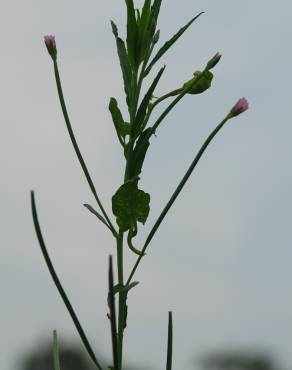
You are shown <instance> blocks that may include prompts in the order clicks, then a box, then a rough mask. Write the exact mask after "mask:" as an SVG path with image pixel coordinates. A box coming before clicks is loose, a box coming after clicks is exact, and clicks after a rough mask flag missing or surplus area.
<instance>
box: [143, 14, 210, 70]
mask: <svg viewBox="0 0 292 370" xmlns="http://www.w3.org/2000/svg"><path fill="white" fill-rule="evenodd" d="M203 13H204V12H201V13H199V14H198V15H196V16H195V17H194V18H193V19H191V20H190V21H189V22H188V23H187V24H186V25H185V26H184V27H182V28H181V29H180V30H179V31H178V32H177V33H176V34H175V35H174V36H172V38H171V39H170V40H168V41H167V42H166V43H165V44H164V45H163V46H162V47H161V48H160V49H159V50H158V52H157V54H156V55H155V57H154V58H153V59H152V61H151V62H150V64H149V66H148V67H147V69H146V71H145V76H147V75H148V73H149V72H150V70H151V68H152V67H153V65H154V64H155V63H156V62H157V61H158V60H159V59H160V58H161V57H162V56H163V55H164V54H165V53H166V52H167V50H168V49H169V48H170V47H171V46H172V45H173V44H174V43H175V42H176V41H177V40H178V39H179V38H180V37H181V35H182V34H183V33H184V32H185V31H186V30H187V29H188V28H189V27H190V25H191V24H192V23H193V22H194V21H195V20H196V19H197V18H199V16H200V15H201V14H203Z"/></svg>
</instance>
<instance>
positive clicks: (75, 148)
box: [54, 60, 117, 237]
mask: <svg viewBox="0 0 292 370" xmlns="http://www.w3.org/2000/svg"><path fill="white" fill-rule="evenodd" d="M54 71H55V79H56V84H57V90H58V95H59V100H60V104H61V108H62V112H63V115H64V119H65V123H66V126H67V130H68V133H69V136H70V139H71V142H72V145H73V147H74V150H75V153H76V155H77V157H78V160H79V163H80V165H81V167H82V170H83V172H84V175H85V177H86V179H87V182H88V185H89V187H90V189H91V191H92V194H93V196H94V198H95V199H96V202H97V204H98V206H99V208H100V210H101V212H102V214H103V215H104V217H105V219H106V221H107V223H108V226H109V228H110V230H111V232H112V233H113V235H114V236H115V237H116V236H117V232H116V230H115V228H114V226H113V224H112V223H111V221H110V219H109V217H108V215H107V213H106V211H105V209H104V208H103V205H102V204H101V201H100V199H99V197H98V195H97V192H96V189H95V186H94V184H93V181H92V179H91V176H90V174H89V171H88V169H87V167H86V164H85V161H84V159H83V157H82V154H81V152H80V149H79V147H78V144H77V141H76V138H75V135H74V132H73V129H72V126H71V123H70V119H69V115H68V112H67V108H66V104H65V99H64V95H63V90H62V85H61V79H60V75H59V69H58V64H57V60H54Z"/></svg>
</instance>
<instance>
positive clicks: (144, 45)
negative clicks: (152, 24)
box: [137, 0, 152, 63]
mask: <svg viewBox="0 0 292 370" xmlns="http://www.w3.org/2000/svg"><path fill="white" fill-rule="evenodd" d="M150 14H151V0H145V3H144V6H143V9H142V14H141V19H140V20H139V23H138V40H139V41H138V45H137V47H138V50H137V53H138V55H139V63H141V62H142V61H143V60H144V59H145V57H146V55H147V52H148V49H149V46H150V44H151V39H152V35H151V34H150V33H149V20H150Z"/></svg>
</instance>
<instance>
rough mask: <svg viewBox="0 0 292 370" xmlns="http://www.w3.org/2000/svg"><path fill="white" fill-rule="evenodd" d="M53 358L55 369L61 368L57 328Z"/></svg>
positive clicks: (54, 333) (54, 336)
mask: <svg viewBox="0 0 292 370" xmlns="http://www.w3.org/2000/svg"><path fill="white" fill-rule="evenodd" d="M53 360H54V370H61V366H60V357H59V343H58V335H57V331H56V330H54V331H53Z"/></svg>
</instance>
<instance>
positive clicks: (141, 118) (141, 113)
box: [133, 66, 165, 135]
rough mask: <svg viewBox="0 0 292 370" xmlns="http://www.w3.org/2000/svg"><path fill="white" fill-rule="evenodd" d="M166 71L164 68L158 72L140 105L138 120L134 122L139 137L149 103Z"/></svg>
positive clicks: (135, 132) (134, 129) (135, 131)
mask: <svg viewBox="0 0 292 370" xmlns="http://www.w3.org/2000/svg"><path fill="white" fill-rule="evenodd" d="M164 70H165V66H164V67H162V68H161V69H160V71H159V72H158V74H157V76H156V77H155V79H154V81H153V82H152V84H151V86H150V87H149V89H148V91H147V93H146V95H145V96H144V98H143V100H142V102H141V104H140V107H139V109H138V112H137V115H136V118H135V122H134V128H133V131H134V134H138V135H139V133H140V132H139V130H140V129H141V126H142V124H143V121H144V118H145V116H146V112H147V108H148V106H149V103H150V101H151V98H152V96H153V93H154V90H155V88H156V86H157V84H158V82H159V80H160V78H161V76H162V74H163V72H164ZM142 129H143V127H142Z"/></svg>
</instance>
